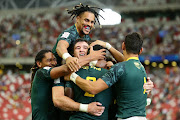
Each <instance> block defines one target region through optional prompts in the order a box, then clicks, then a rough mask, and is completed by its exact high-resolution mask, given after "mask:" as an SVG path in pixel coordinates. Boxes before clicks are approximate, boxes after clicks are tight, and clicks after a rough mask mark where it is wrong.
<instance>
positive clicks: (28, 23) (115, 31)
mask: <svg viewBox="0 0 180 120" xmlns="http://www.w3.org/2000/svg"><path fill="white" fill-rule="evenodd" d="M147 19H148V18H147ZM157 19H158V20H157ZM164 19H165V20H167V23H168V22H170V21H169V20H168V18H154V21H156V23H153V20H151V21H152V22H151V23H148V24H146V23H144V24H141V25H139V24H138V23H141V22H143V21H147V20H143V21H142V20H140V21H137V22H136V24H137V25H136V24H131V22H129V20H126V19H125V20H124V19H123V20H122V23H121V24H120V25H115V26H102V28H99V26H98V25H96V26H95V27H96V28H95V30H92V33H91V37H92V39H94V40H95V39H100V40H104V41H108V42H110V43H111V44H112V45H113V46H114V47H115V48H117V49H118V50H121V43H122V41H123V40H124V37H125V36H126V34H128V33H130V32H134V31H136V32H139V33H141V34H142V36H143V38H144V46H143V47H144V52H143V54H145V55H146V54H148V55H167V54H179V53H180V24H161V23H162V21H163V20H164ZM177 19H179V16H177ZM73 23H74V22H73V21H72V20H71V19H70V16H68V15H67V14H66V12H63V13H61V12H59V13H51V14H50V13H46V14H45V13H39V14H34V15H25V14H17V15H7V16H6V17H1V18H0V57H6V58H16V57H33V56H34V55H35V54H36V53H37V51H39V50H41V49H52V48H53V46H54V45H55V43H56V40H57V37H58V35H59V34H60V33H61V32H62V31H63V30H65V29H67V28H68V27H70V26H71V25H73ZM157 23H158V24H157Z"/></svg>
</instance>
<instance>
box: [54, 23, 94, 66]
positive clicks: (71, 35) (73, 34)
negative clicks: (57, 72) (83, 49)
mask: <svg viewBox="0 0 180 120" xmlns="http://www.w3.org/2000/svg"><path fill="white" fill-rule="evenodd" d="M78 38H81V37H80V36H79V33H78V32H77V29H76V26H75V24H74V25H73V26H71V27H70V28H68V29H66V30H65V31H64V32H63V33H61V34H60V35H59V36H58V38H57V42H56V44H55V46H54V47H53V49H52V52H53V54H54V55H55V57H56V58H57V63H58V66H60V65H61V61H62V58H61V57H59V55H58V53H57V52H56V47H57V44H58V42H59V40H66V41H67V42H68V43H69V48H68V52H69V53H70V52H71V51H72V47H73V44H74V42H75V41H76V39H78ZM83 39H85V40H87V41H90V40H91V38H90V36H89V35H84V37H83Z"/></svg>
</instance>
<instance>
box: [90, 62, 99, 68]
mask: <svg viewBox="0 0 180 120" xmlns="http://www.w3.org/2000/svg"><path fill="white" fill-rule="evenodd" d="M97 62H98V61H97V60H94V61H91V62H90V63H89V66H93V67H94V66H96V64H97Z"/></svg>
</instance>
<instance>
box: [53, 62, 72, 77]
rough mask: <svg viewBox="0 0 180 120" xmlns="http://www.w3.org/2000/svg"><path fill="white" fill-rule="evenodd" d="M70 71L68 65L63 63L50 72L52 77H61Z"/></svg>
mask: <svg viewBox="0 0 180 120" xmlns="http://www.w3.org/2000/svg"><path fill="white" fill-rule="evenodd" d="M70 72H71V71H70V69H69V68H68V66H67V65H61V66H59V67H54V68H53V69H52V70H51V72H50V76H51V78H52V79H57V78H59V77H62V76H65V75H67V74H69V73H70Z"/></svg>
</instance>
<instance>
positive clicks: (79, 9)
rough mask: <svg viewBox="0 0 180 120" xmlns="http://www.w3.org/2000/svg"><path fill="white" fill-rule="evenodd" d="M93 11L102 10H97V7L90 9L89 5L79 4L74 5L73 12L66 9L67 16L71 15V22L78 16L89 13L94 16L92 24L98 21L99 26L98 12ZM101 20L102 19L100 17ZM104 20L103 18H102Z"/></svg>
mask: <svg viewBox="0 0 180 120" xmlns="http://www.w3.org/2000/svg"><path fill="white" fill-rule="evenodd" d="M95 9H99V10H102V11H103V9H101V8H98V7H90V6H89V5H85V6H84V5H83V4H82V3H80V5H76V6H75V7H74V8H73V10H68V9H67V12H68V14H71V17H72V20H73V19H74V17H77V16H80V15H81V14H82V13H84V12H91V13H93V14H94V16H95V22H94V24H95V23H96V20H97V21H98V23H99V25H100V22H99V19H98V17H99V16H100V17H102V16H101V15H100V14H99V13H98V12H96V10H95ZM102 18H103V17H102ZM103 19H104V18H103Z"/></svg>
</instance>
